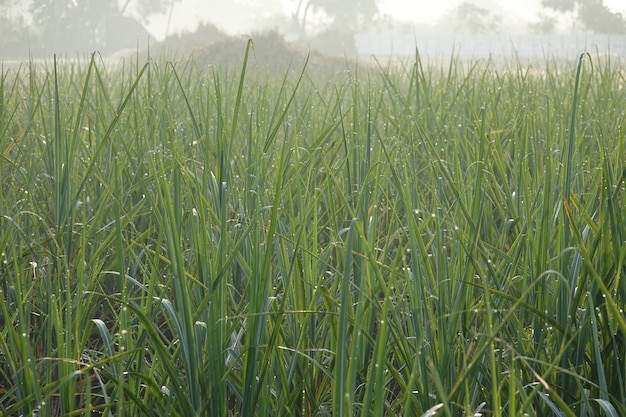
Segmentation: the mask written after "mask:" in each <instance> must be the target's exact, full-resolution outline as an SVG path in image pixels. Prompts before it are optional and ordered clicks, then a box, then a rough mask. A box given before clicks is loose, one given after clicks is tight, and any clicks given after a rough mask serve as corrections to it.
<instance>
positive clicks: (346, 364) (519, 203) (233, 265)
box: [0, 44, 626, 416]
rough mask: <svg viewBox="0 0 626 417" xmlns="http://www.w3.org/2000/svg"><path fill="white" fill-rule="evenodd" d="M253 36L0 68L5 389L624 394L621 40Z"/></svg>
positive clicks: (77, 410)
mask: <svg viewBox="0 0 626 417" xmlns="http://www.w3.org/2000/svg"><path fill="white" fill-rule="evenodd" d="M250 48H251V45H250V44H249V45H248V48H247V49H246V51H245V55H244V59H243V64H242V66H241V68H239V70H238V71H228V70H221V69H217V68H215V67H209V68H208V69H207V67H206V66H200V65H198V63H197V61H183V62H180V63H171V62H167V61H165V60H164V59H161V60H153V61H150V62H149V63H146V64H145V65H139V64H138V63H132V64H126V66H124V65H120V66H118V67H113V68H109V67H107V66H106V65H105V64H104V63H102V62H99V61H98V60H97V59H96V58H95V57H92V59H91V60H90V61H89V62H86V63H82V62H81V63H76V62H52V63H50V64H49V65H48V64H35V63H34V62H31V63H29V64H25V65H23V66H21V67H19V68H17V69H11V70H5V71H4V72H3V74H2V76H1V77H0V103H1V104H2V105H1V106H0V173H1V178H2V187H0V214H1V216H0V223H1V227H0V254H1V255H0V257H1V260H2V262H1V263H0V355H1V358H2V360H0V415H3V416H4V415H6V416H12V415H33V414H36V413H39V415H49V416H70V415H116V416H117V415H121V416H123V415H128V416H140V415H172V416H230V415H245V416H255V415H258V416H267V415H277V416H293V415H296V416H314V415H315V416H323V415H341V416H353V415H361V416H380V415H390V416H391V415H406V416H435V415H445V416H457V415H468V416H469V415H494V416H518V415H530V416H543V415H550V414H551V413H552V414H555V415H567V416H573V415H576V416H601V415H611V416H613V415H623V414H624V413H626V409H625V408H624V404H626V386H625V384H624V380H625V377H626V367H625V366H624V359H623V358H624V357H625V356H626V352H625V351H624V349H625V346H626V344H625V343H624V338H625V335H626V320H625V318H624V314H623V308H624V300H625V299H626V284H625V282H624V279H623V276H624V274H625V273H626V249H625V246H624V245H623V242H624V239H625V236H626V228H625V226H624V225H625V224H626V217H625V213H626V212H625V211H624V210H623V206H624V198H625V181H626V167H625V166H624V159H623V155H625V154H626V149H624V145H625V141H624V131H623V128H622V125H623V114H624V111H625V110H624V107H625V105H626V104H625V103H626V101H625V100H626V97H625V96H624V95H625V94H626V93H625V92H624V89H623V88H621V86H622V84H623V77H621V76H620V71H621V67H620V66H619V63H616V62H611V61H610V60H609V59H608V58H605V57H602V58H600V57H598V58H597V59H596V58H593V59H591V57H589V56H588V55H583V56H581V58H580V60H579V61H578V62H577V63H575V64H572V63H563V62H554V61H546V62H545V64H544V66H543V67H539V66H537V65H536V64H535V65H534V66H530V67H523V66H522V65H521V64H519V63H518V64H498V65H497V64H495V63H493V62H491V61H476V62H461V61H459V60H457V59H451V60H450V62H449V63H447V65H445V66H444V65H441V63H432V64H427V63H425V62H423V61H422V60H421V58H420V56H419V55H416V56H415V59H414V60H411V61H408V62H404V63H395V64H393V65H389V66H388V67H384V66H380V67H379V68H375V69H373V68H372V69H368V70H364V69H362V68H361V67H359V68H358V69H354V70H352V69H351V70H350V71H346V72H343V73H340V74H337V75H336V76H335V77H334V78H320V77H319V76H318V75H317V74H315V73H311V72H310V71H309V70H308V69H307V62H303V63H301V67H300V69H299V70H298V71H292V72H288V73H286V74H285V75H284V76H283V75H277V74H275V73H267V72H264V71H261V70H259V69H258V68H257V67H256V66H255V61H254V58H253V54H252V51H251V49H250ZM294 65H295V64H294Z"/></svg>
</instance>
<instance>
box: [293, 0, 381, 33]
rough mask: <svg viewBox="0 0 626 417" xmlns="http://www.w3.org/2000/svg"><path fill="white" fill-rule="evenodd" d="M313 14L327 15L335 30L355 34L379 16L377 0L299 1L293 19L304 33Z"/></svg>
mask: <svg viewBox="0 0 626 417" xmlns="http://www.w3.org/2000/svg"><path fill="white" fill-rule="evenodd" d="M312 12H318V13H322V14H323V15H325V16H326V17H327V18H328V19H329V20H330V24H329V26H330V27H332V28H333V29H334V30H341V31H343V32H355V31H357V30H361V29H363V28H364V27H367V26H368V25H369V24H370V22H371V21H372V20H373V19H374V17H375V16H376V15H377V14H378V1H377V0H342V1H338V0H298V4H297V6H296V10H295V11H294V12H293V13H292V18H293V19H294V20H295V21H296V22H297V23H298V25H299V26H300V28H301V29H302V31H303V32H306V26H307V23H308V21H309V19H310V18H311V14H312Z"/></svg>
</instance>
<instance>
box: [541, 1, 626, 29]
mask: <svg viewBox="0 0 626 417" xmlns="http://www.w3.org/2000/svg"><path fill="white" fill-rule="evenodd" d="M541 4H542V5H543V6H544V7H545V8H548V9H552V10H555V11H557V12H560V13H573V14H574V16H575V19H576V22H578V23H579V24H580V25H581V26H582V28H583V29H585V30H589V31H591V32H596V33H607V34H608V33H626V20H625V19H624V17H623V16H622V14H621V13H614V12H612V11H611V10H610V9H609V8H608V7H607V6H606V5H605V4H604V0H542V1H541Z"/></svg>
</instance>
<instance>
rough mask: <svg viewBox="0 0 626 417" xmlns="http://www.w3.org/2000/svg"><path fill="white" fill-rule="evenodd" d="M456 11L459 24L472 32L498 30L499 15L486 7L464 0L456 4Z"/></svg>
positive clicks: (479, 32)
mask: <svg viewBox="0 0 626 417" xmlns="http://www.w3.org/2000/svg"><path fill="white" fill-rule="evenodd" d="M456 13H457V17H458V19H459V21H460V22H461V24H462V25H463V26H465V27H466V28H467V30H469V32H470V33H472V34H482V33H489V32H498V31H499V28H500V23H501V20H502V18H501V16H500V15H498V14H495V13H493V12H492V11H491V10H489V9H487V8H484V7H479V6H477V5H475V4H473V3H471V2H469V1H464V2H462V3H461V4H459V5H458V6H457V9H456Z"/></svg>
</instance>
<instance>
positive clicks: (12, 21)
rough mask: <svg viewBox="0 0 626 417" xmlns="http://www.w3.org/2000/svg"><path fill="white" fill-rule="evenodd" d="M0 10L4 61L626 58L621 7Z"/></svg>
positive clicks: (502, 1) (614, 0)
mask: <svg viewBox="0 0 626 417" xmlns="http://www.w3.org/2000/svg"><path fill="white" fill-rule="evenodd" d="M434 3H435V4H433V2H431V1H427V0H424V1H421V2H420V1H403V0H395V1H394V0H219V1H218V0H0V34H1V35H0V60H19V59H25V58H29V57H35V58H38V57H50V56H51V55H52V54H53V53H56V54H60V55H67V56H84V55H86V54H89V53H91V52H92V51H98V52H100V53H101V54H102V55H103V56H116V54H121V53H131V52H132V51H136V50H143V49H147V48H148V46H152V45H169V46H170V48H171V49H173V50H176V51H179V52H180V51H181V50H184V49H186V48H189V49H191V48H197V47H202V46H203V45H204V44H209V43H213V42H215V41H216V40H218V39H224V38H228V37H233V36H240V37H241V36H252V35H254V34H255V33H257V34H259V33H268V32H270V33H272V34H273V36H279V37H281V38H282V39H284V40H285V41H286V42H288V43H289V44H290V45H294V46H301V47H303V48H309V49H316V50H320V51H324V52H326V53H329V54H336V55H341V56H354V55H361V56H368V55H371V54H376V55H378V56H389V55H395V56H401V55H411V54H413V53H414V52H415V47H416V46H417V47H418V48H419V50H420V53H422V54H431V55H442V56H445V55H449V54H450V53H451V52H452V51H455V52H456V53H457V54H461V55H463V56H474V57H476V56H485V55H489V54H495V55H510V54H511V53H513V51H514V52H515V53H516V54H519V55H521V56H532V55H533V54H535V55H561V56H570V57H571V56H573V57H575V56H576V55H577V54H579V53H580V52H582V50H590V51H592V52H595V51H600V52H603V51H609V50H610V52H612V53H613V54H616V55H620V56H623V57H626V17H625V15H626V2H624V1H623V0H527V1H526V2H524V3H525V4H524V5H522V6H520V5H519V2H517V1H513V0H447V1H446V0H440V1H438V2H434Z"/></svg>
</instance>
